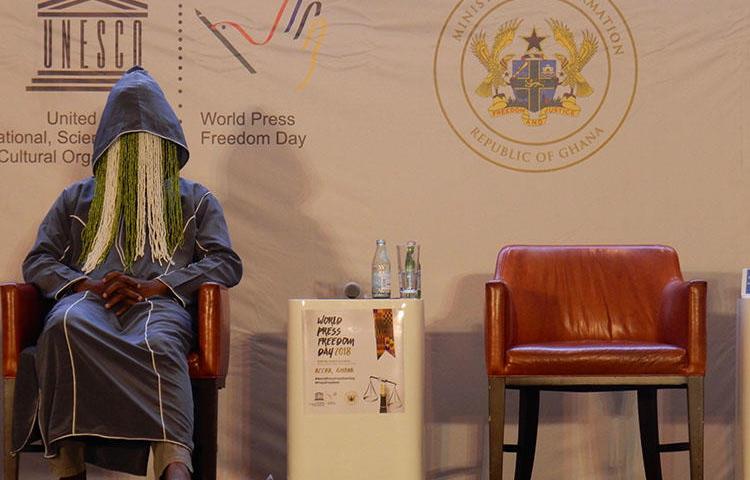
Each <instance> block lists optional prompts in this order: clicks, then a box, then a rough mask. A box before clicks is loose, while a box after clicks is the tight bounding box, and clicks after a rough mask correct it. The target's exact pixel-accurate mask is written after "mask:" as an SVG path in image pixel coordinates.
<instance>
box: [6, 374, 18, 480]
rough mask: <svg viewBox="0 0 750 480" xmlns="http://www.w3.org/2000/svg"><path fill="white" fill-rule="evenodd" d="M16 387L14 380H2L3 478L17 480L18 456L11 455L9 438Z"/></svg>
mask: <svg viewBox="0 0 750 480" xmlns="http://www.w3.org/2000/svg"><path fill="white" fill-rule="evenodd" d="M15 387H16V379H15V378H4V379H3V402H4V403H3V452H4V459H3V473H4V476H3V478H4V479H5V480H18V455H11V453H10V450H11V438H12V427H13V392H14V391H15Z"/></svg>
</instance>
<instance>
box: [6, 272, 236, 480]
mask: <svg viewBox="0 0 750 480" xmlns="http://www.w3.org/2000/svg"><path fill="white" fill-rule="evenodd" d="M0 307H1V308H2V312H1V313H0V315H2V325H3V389H4V402H5V404H4V405H5V409H4V419H3V434H4V445H5V462H4V472H5V477H4V478H5V479H6V480H17V478H18V456H17V455H11V454H10V451H9V444H10V439H11V425H12V417H13V392H14V388H15V380H16V372H17V371H18V357H19V354H20V353H21V351H22V350H23V349H24V348H26V347H28V346H30V345H33V344H34V343H36V339H37V337H38V336H39V334H40V332H41V331H42V327H43V320H44V312H45V310H46V309H45V305H44V302H43V300H42V298H41V296H40V295H39V293H38V291H37V289H36V287H35V286H34V285H31V284H22V283H6V284H2V285H0ZM196 315H197V325H198V336H197V348H196V350H195V351H193V352H190V354H189V355H188V364H189V366H190V378H191V379H192V382H193V396H194V399H195V409H196V412H195V413H196V415H195V432H194V434H193V440H194V442H195V448H194V450H193V468H194V470H195V473H194V478H198V479H202V480H215V479H216V449H217V420H218V390H219V389H221V388H223V387H224V384H225V380H226V376H227V369H228V366H229V295H228V290H227V288H226V287H223V286H221V285H219V284H216V283H205V284H203V285H201V287H200V290H199V292H198V308H197V312H196ZM26 451H37V452H40V451H42V447H41V446H39V445H31V446H29V447H27V448H26V449H24V452H26Z"/></svg>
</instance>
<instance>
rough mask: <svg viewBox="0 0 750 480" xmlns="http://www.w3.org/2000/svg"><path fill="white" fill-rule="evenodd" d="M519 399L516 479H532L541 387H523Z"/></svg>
mask: <svg viewBox="0 0 750 480" xmlns="http://www.w3.org/2000/svg"><path fill="white" fill-rule="evenodd" d="M519 397H520V398H519V401H518V452H517V453H516V473H515V477H514V478H515V480H531V472H532V470H533V469H534V454H535V453H536V436H537V431H538V426H539V389H538V388H522V389H521V390H520V395H519Z"/></svg>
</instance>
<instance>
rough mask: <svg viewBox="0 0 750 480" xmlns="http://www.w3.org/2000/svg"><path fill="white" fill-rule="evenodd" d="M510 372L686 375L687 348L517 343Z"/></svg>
mask: <svg viewBox="0 0 750 480" xmlns="http://www.w3.org/2000/svg"><path fill="white" fill-rule="evenodd" d="M505 360H506V369H505V370H506V372H505V373H506V375H639V374H654V375H656V374H658V375H682V374H684V371H685V368H686V367H687V352H686V351H685V349H684V348H682V347H679V346H676V345H668V344H664V343H649V342H632V341H598V340H597V341H578V342H550V343H534V344H524V345H516V346H514V347H511V348H509V349H508V350H507V351H506V357H505Z"/></svg>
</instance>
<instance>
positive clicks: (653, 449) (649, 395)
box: [638, 387, 662, 480]
mask: <svg viewBox="0 0 750 480" xmlns="http://www.w3.org/2000/svg"><path fill="white" fill-rule="evenodd" d="M638 426H639V427H640V430H641V452H643V469H644V470H645V472H646V479H647V480H662V474H661V458H660V454H659V412H658V408H657V389H656V388H654V387H644V388H639V389H638Z"/></svg>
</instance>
